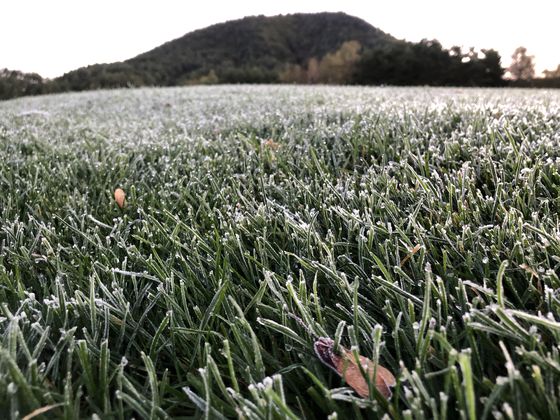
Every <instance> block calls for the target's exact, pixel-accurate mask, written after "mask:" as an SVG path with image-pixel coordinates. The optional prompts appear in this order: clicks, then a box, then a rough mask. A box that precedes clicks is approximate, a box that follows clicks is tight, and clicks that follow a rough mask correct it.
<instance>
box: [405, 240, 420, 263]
mask: <svg viewBox="0 0 560 420" xmlns="http://www.w3.org/2000/svg"><path fill="white" fill-rule="evenodd" d="M421 248H422V245H420V244H416V246H415V247H414V248H412V249H411V250H410V254H408V255H407V256H406V257H404V258H403V259H402V261H401V267H402V266H403V265H404V263H405V262H407V261H408V260H409V259H410V258H412V257H413V256H414V254H416V253H417V252H418V251H420V249H421Z"/></svg>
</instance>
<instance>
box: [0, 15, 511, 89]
mask: <svg viewBox="0 0 560 420" xmlns="http://www.w3.org/2000/svg"><path fill="white" fill-rule="evenodd" d="M503 74H504V69H503V68H502V66H501V57H500V55H499V54H498V53H497V51H495V50H492V49H483V50H481V51H475V50H474V49H470V50H468V51H463V50H462V48H460V47H456V46H455V47H452V48H451V49H449V50H447V49H444V48H443V47H442V45H441V44H440V43H439V42H438V41H437V40H426V39H424V40H422V41H420V42H417V43H413V42H407V41H404V40H397V39H395V38H394V37H392V36H391V35H389V34H386V33H385V32H383V31H381V30H380V29H377V28H375V27H373V26H372V25H370V24H369V23H367V22H365V21H363V20H362V19H359V18H357V17H353V16H349V15H347V14H344V13H314V14H291V15H280V16H272V17H266V16H251V17H246V18H243V19H238V20H233V21H229V22H225V23H220V24H217V25H212V26H209V27H207V28H204V29H199V30H197V31H193V32H190V33H188V34H186V35H184V36H182V37H181V38H177V39H175V40H173V41H169V42H166V43H165V44H163V45H160V46H159V47H157V48H154V49H153V50H150V51H148V52H145V53H143V54H140V55H138V56H136V57H133V58H130V59H128V60H125V61H122V62H117V63H109V64H95V65H91V66H87V67H82V68H79V69H77V70H74V71H71V72H69V73H66V74H64V75H63V76H61V77H58V78H56V79H53V80H48V79H43V78H41V77H40V76H39V75H37V74H34V73H30V74H27V73H22V72H18V71H13V70H6V69H4V70H1V69H0V100H1V99H8V98H13V97H16V96H24V95H36V94H41V93H53V92H65V91H80V90H91V89H102V88H116V87H127V86H180V85H189V84H210V83H329V84H349V83H354V84H363V85H382V84H389V85H432V86H502V85H504V84H505V81H504V80H503Z"/></svg>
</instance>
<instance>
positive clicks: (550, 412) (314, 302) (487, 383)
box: [0, 86, 560, 420]
mask: <svg viewBox="0 0 560 420" xmlns="http://www.w3.org/2000/svg"><path fill="white" fill-rule="evenodd" d="M559 169H560V92H559V91H546V90H506V89H503V90H481V89H462V90H459V89H433V88H432V89H429V88H360V87H346V88H345V87H291V86H221V87H190V88H165V89H131V90H115V91H99V92H88V93H77V94H62V95H52V96H43V97H30V98H23V99H18V100H11V101H6V102H0V412H1V413H3V416H5V418H12V419H17V418H20V417H24V416H27V415H29V417H27V418H31V417H33V418H36V419H39V418H66V419H69V420H70V419H75V418H92V415H94V414H95V415H97V416H98V417H97V418H115V419H128V418H131V417H135V418H152V419H160V418H161V419H163V418H169V417H179V418H191V417H193V418H209V419H214V418H222V417H226V418H243V419H284V418H306V419H315V418H317V419H320V418H327V417H328V418H330V419H336V418H338V419H348V418H381V417H383V416H385V415H387V416H389V417H393V418H396V419H400V418H402V419H421V418H434V419H445V418H452V419H468V420H471V419H475V418H492V417H500V416H501V417H503V418H539V419H547V418H548V419H557V418H559V417H560V408H559V406H560V279H559V275H560V220H559V210H560V196H559V194H560V173H559ZM117 188H121V189H122V190H123V191H124V192H125V194H126V202H125V205H124V206H123V208H122V209H121V208H120V206H119V205H118V204H117V203H116V201H115V198H114V191H115V189H117ZM330 340H332V341H330ZM317 343H320V344H321V343H323V344H324V343H333V347H332V351H333V352H334V353H332V354H331V356H333V357H335V359H336V358H338V359H340V357H341V356H340V355H341V354H343V353H344V352H348V353H347V354H352V355H353V356H354V357H357V356H358V355H362V356H364V357H367V358H368V359H371V361H373V363H372V365H376V366H378V367H379V368H381V367H384V368H385V369H387V370H388V371H389V372H391V373H392V374H393V375H394V376H395V378H396V385H395V386H394V387H392V388H391V391H392V396H391V397H389V398H388V399H387V398H385V397H384V395H383V393H382V392H380V391H378V389H377V388H376V387H375V383H371V384H370V386H369V393H368V392H367V391H368V388H367V387H366V395H360V394H359V393H357V392H356V391H355V390H354V389H355V388H354V387H353V386H352V384H351V383H350V382H351V381H347V380H346V379H345V377H344V375H342V376H340V375H338V374H337V373H336V372H334V371H333V369H330V368H329V366H327V365H326V364H325V363H322V362H324V360H321V359H320V358H319V357H318V356H320V354H318V352H316V351H315V350H317ZM338 359H337V360H338ZM354 360H357V359H354ZM331 367H332V366H331ZM364 373H365V372H364V370H363V369H362V374H364ZM366 377H367V375H365V376H364V375H362V376H361V377H360V378H361V380H365V378H366ZM372 382H373V381H372ZM366 385H367V384H366Z"/></svg>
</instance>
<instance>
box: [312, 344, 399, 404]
mask: <svg viewBox="0 0 560 420" xmlns="http://www.w3.org/2000/svg"><path fill="white" fill-rule="evenodd" d="M314 349H315V353H316V354H317V357H318V358H319V360H321V362H323V363H324V364H325V365H327V366H328V367H330V368H331V369H332V370H334V371H335V372H336V373H338V374H339V375H340V376H341V377H342V378H344V381H345V382H346V383H347V384H348V385H350V386H351V387H352V388H353V389H354V391H356V393H357V394H358V395H359V396H360V397H362V398H368V397H369V386H368V381H367V380H366V378H365V377H364V375H363V374H362V370H361V369H360V366H358V363H357V362H356V358H355V357H354V354H353V353H352V352H351V351H350V350H348V349H345V348H343V347H341V348H340V354H336V353H335V352H334V341H333V340H331V339H330V338H327V337H319V339H317V341H315V344H314ZM359 360H360V364H361V365H362V369H363V371H364V372H365V373H366V375H368V376H369V380H370V382H373V381H374V379H375V387H376V388H377V390H378V391H379V392H380V393H381V395H383V396H384V397H385V398H391V395H392V392H391V387H393V386H395V385H396V383H397V382H396V380H395V377H394V376H393V374H392V373H391V372H390V371H389V370H388V369H386V368H384V367H383V366H381V365H379V364H378V365H377V367H376V365H375V363H374V362H373V361H372V360H370V359H368V358H367V357H364V356H361V355H360V356H359ZM374 374H375V378H374Z"/></svg>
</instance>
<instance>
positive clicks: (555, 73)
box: [543, 64, 560, 79]
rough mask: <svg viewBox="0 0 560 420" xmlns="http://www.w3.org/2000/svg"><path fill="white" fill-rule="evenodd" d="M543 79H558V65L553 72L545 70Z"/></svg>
mask: <svg viewBox="0 0 560 420" xmlns="http://www.w3.org/2000/svg"><path fill="white" fill-rule="evenodd" d="M543 74H544V77H545V79H556V78H559V77H560V64H558V67H556V69H555V70H545V71H543Z"/></svg>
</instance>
